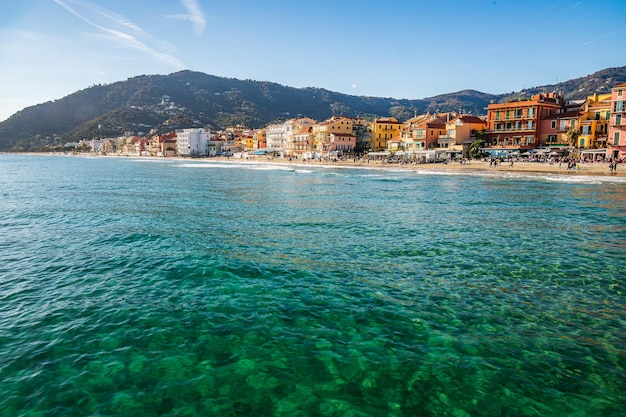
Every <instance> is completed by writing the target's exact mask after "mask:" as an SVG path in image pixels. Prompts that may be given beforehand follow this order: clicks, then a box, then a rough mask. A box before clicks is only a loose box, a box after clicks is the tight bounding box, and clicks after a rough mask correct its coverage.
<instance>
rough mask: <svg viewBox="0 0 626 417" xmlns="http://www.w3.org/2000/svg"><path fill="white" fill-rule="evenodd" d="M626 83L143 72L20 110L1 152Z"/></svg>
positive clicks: (623, 78) (467, 108) (574, 94)
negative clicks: (370, 86) (340, 88)
mask: <svg viewBox="0 0 626 417" xmlns="http://www.w3.org/2000/svg"><path fill="white" fill-rule="evenodd" d="M622 82H626V67H619V68H610V69H605V70H602V71H599V72H597V73H595V74H592V75H589V76H587V77H582V78H578V79H575V80H571V81H566V82H563V83H559V84H556V85H550V86H544V87H536V88H533V89H526V90H523V91H521V92H518V93H512V94H499V95H497V94H487V93H481V92H479V91H474V90H463V91H459V92H456V93H450V94H443V95H439V96H435V97H430V98H425V99H421V100H405V99H394V98H381V97H363V96H351V95H346V94H340V93H336V92H332V91H328V90H325V89H321V88H293V87H286V86H283V85H280V84H276V83H271V82H266V81H252V80H238V79H234V78H223V77H216V76H212V75H207V74H204V73H199V72H193V71H181V72H176V73H173V74H169V75H142V76H138V77H133V78H130V79H128V80H126V81H120V82H116V83H112V84H107V85H94V86H91V87H89V88H86V89H84V90H80V91H77V92H75V93H73V94H70V95H68V96H66V97H64V98H62V99H59V100H55V101H50V102H46V103H43V104H38V105H36V106H31V107H27V108H25V109H24V110H21V111H19V112H17V113H16V114H14V115H13V116H11V117H10V118H9V119H7V120H6V121H4V122H2V123H0V150H3V151H8V150H13V151H32V150H42V149H45V147H46V146H50V145H60V144H62V143H65V142H68V141H77V140H80V139H91V138H96V137H116V136H121V135H123V134H124V133H125V132H133V133H134V134H138V133H140V132H144V133H145V132H148V131H150V130H151V129H156V130H157V131H158V132H168V131H171V130H173V129H176V128H187V127H194V126H209V127H211V128H213V129H220V128H224V127H227V126H231V125H235V124H240V125H245V126H247V127H250V128H258V127H262V126H264V125H266V124H268V123H270V122H272V121H277V120H282V119H287V118H290V117H297V116H306V117H311V118H313V119H316V120H325V119H327V118H329V117H331V116H333V115H341V116H359V117H365V118H374V117H381V116H394V117H396V118H398V119H399V120H406V119H408V118H410V117H412V116H413V115H414V114H421V113H425V112H428V111H429V112H431V113H435V112H444V111H461V112H466V113H470V112H471V113H472V114H476V115H478V114H485V108H486V107H487V105H488V104H489V103H491V102H501V101H504V100H508V99H511V98H515V96H516V95H517V97H519V96H520V95H531V94H535V93H536V92H542V91H563V92H564V94H565V96H566V97H568V98H585V97H586V96H587V95H588V94H591V93H593V92H596V91H597V92H605V91H607V92H608V91H610V88H611V87H612V86H613V85H615V84H619V83H622Z"/></svg>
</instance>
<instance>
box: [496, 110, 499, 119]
mask: <svg viewBox="0 0 626 417" xmlns="http://www.w3.org/2000/svg"><path fill="white" fill-rule="evenodd" d="M499 119H500V111H497V112H496V120H499Z"/></svg>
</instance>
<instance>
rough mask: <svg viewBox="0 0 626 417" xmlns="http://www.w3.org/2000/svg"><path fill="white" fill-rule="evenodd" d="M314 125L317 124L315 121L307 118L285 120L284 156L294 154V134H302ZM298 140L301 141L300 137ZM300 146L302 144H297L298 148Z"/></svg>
mask: <svg viewBox="0 0 626 417" xmlns="http://www.w3.org/2000/svg"><path fill="white" fill-rule="evenodd" d="M316 123H317V122H316V121H315V120H313V119H310V118H308V117H302V118H299V119H289V120H287V121H286V122H285V123H284V151H285V152H284V154H285V155H288V156H294V155H295V154H296V152H295V148H296V144H295V143H294V140H295V138H294V136H295V135H296V134H302V133H303V131H305V130H308V129H309V128H310V127H312V126H313V125H315V124H316ZM299 139H302V137H300V138H299ZM301 145H302V143H299V144H298V145H297V147H298V148H299V147H300V146H301Z"/></svg>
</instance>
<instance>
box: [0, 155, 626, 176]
mask: <svg viewBox="0 0 626 417" xmlns="http://www.w3.org/2000/svg"><path fill="white" fill-rule="evenodd" d="M0 154H4V155H41V156H74V157H91V158H133V159H146V160H148V159H153V160H177V161H193V162H207V161H208V162H210V161H214V162H226V163H240V164H246V163H250V164H252V163H263V164H281V165H294V166H309V167H315V166H323V167H333V166H334V167H340V168H351V167H354V168H371V169H394V170H398V169H400V170H409V171H410V170H414V171H417V170H424V171H442V172H456V173H463V172H477V171H478V172H490V173H501V174H505V173H534V174H555V175H565V176H579V175H593V176H603V177H626V164H618V167H617V171H613V172H610V170H609V166H608V164H607V163H594V162H591V163H580V164H578V168H576V169H573V170H572V169H567V165H566V164H562V165H561V166H559V164H558V163H554V164H550V163H549V162H523V161H518V162H514V163H513V166H511V165H510V163H507V162H503V163H502V164H500V165H498V166H496V167H490V165H489V162H487V161H478V160H472V161H469V162H465V163H463V164H461V163H459V162H449V163H440V162H439V163H422V164H412V163H409V164H402V163H388V162H385V161H382V160H372V161H370V162H369V163H368V161H366V160H358V161H356V162H355V161H354V160H352V159H350V160H337V161H321V160H307V161H304V160H302V159H292V160H289V159H285V158H267V157H258V158H235V157H225V156H217V157H207V158H187V157H180V156H178V157H169V158H162V157H156V156H139V155H95V154H94V155H92V154H65V153H46V152H33V153H27V152H24V153H20V152H2V153H0Z"/></svg>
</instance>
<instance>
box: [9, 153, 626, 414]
mask: <svg viewBox="0 0 626 417" xmlns="http://www.w3.org/2000/svg"><path fill="white" fill-rule="evenodd" d="M0 233H1V234H0V416H3V417H4V416H11V417H12V416H32V417H34V416H37V417H43V416H46V417H48V416H64V417H65V416H101V417H104V416H148V417H151V416H345V417H364V416H453V417H467V416H555V417H556V416H559V417H563V416H571V417H583V416H590V417H596V416H625V415H626V178H624V177H610V176H607V177H586V176H581V175H567V176H550V175H538V174H509V175H504V176H495V175H492V174H490V173H488V172H485V173H473V174H459V173H448V174H446V173H442V172H428V171H426V170H421V171H402V170H394V169H357V168H338V167H317V166H285V165H269V164H237V163H225V162H215V161H211V160H190V161H182V160H153V159H140V158H137V159H132V158H128V159H122V158H107V157H103V158H83V157H62V156H36V155H0Z"/></svg>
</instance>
